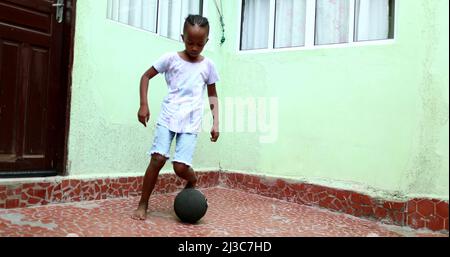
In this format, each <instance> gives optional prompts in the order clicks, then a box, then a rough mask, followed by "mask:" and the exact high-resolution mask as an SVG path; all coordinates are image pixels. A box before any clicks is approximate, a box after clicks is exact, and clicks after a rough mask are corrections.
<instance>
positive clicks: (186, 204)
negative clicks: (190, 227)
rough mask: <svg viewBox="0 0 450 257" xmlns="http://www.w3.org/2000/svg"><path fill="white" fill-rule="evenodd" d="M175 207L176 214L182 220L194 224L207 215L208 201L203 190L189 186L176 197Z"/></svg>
mask: <svg viewBox="0 0 450 257" xmlns="http://www.w3.org/2000/svg"><path fill="white" fill-rule="evenodd" d="M173 207H174V210H175V214H176V215H177V216H178V218H179V219H180V220H181V221H182V222H186V223H191V224H193V223H196V222H197V221H199V220H200V219H201V218H202V217H203V216H204V215H205V213H206V210H207V209H208V202H207V199H206V197H205V196H204V195H203V194H202V192H200V191H198V190H197V189H193V188H187V189H183V190H182V191H181V192H180V193H178V195H177V196H176V197H175V201H174V204H173Z"/></svg>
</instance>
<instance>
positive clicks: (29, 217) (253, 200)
mask: <svg viewBox="0 0 450 257" xmlns="http://www.w3.org/2000/svg"><path fill="white" fill-rule="evenodd" d="M200 190H201V191H202V192H203V193H204V194H205V195H206V197H207V199H208V204H209V207H208V211H207V213H206V215H205V216H204V217H203V218H202V219H201V220H200V222H199V223H198V224H195V225H192V224H183V223H181V222H179V221H178V218H177V217H176V215H175V212H174V211H173V201H174V198H175V196H176V193H172V194H159V195H153V196H152V197H151V199H150V209H149V213H148V215H147V219H146V220H145V221H137V220H133V219H131V218H130V215H131V213H132V212H133V210H134V209H135V208H136V206H137V203H138V201H139V197H130V198H118V199H106V200H97V201H86V202H76V203H65V204H51V205H45V206H38V207H29V208H22V209H4V210H0V236H3V237H11V236H14V237H55V236H56V237H67V236H69V237H70V236H73V237H75V236H79V237H140V236H145V237H172V236H177V237H405V236H406V237H434V236H437V237H448V234H442V233H433V232H430V231H426V230H413V229H411V228H407V227H398V226H391V225H384V224H381V223H379V222H375V221H371V220H366V219H360V218H356V217H353V216H350V215H347V214H343V213H335V212H331V211H328V210H325V209H320V208H316V207H309V206H304V205H299V204H296V203H290V202H286V201H281V200H277V199H272V198H267V197H263V196H259V195H255V194H249V193H245V192H241V191H237V190H232V189H225V188H220V187H214V188H207V189H200Z"/></svg>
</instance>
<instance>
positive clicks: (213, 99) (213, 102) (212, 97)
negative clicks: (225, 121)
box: [208, 84, 219, 142]
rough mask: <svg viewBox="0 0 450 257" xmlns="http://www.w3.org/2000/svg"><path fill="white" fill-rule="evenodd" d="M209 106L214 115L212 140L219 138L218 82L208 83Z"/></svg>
mask: <svg viewBox="0 0 450 257" xmlns="http://www.w3.org/2000/svg"><path fill="white" fill-rule="evenodd" d="M208 99H209V107H210V109H211V113H212V115H213V127H212V129H211V141H212V142H216V141H217V139H218V138H219V101H218V100H217V91H216V84H211V85H208Z"/></svg>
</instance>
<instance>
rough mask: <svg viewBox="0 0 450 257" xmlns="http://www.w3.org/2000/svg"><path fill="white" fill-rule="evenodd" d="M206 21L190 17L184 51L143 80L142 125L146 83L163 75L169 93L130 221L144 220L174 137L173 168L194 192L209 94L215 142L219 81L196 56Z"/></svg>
mask: <svg viewBox="0 0 450 257" xmlns="http://www.w3.org/2000/svg"><path fill="white" fill-rule="evenodd" d="M208 35H209V22H208V20H207V19H206V18H204V17H202V16H200V15H189V16H188V17H187V18H186V21H185V23H184V29H183V35H181V37H182V39H183V42H184V44H185V50H184V51H181V52H173V53H169V54H165V55H164V56H162V57H161V58H160V59H159V60H158V61H156V63H155V64H154V65H153V66H152V67H151V68H150V69H149V70H147V71H146V72H145V73H144V75H143V76H142V78H141V83H140V101H141V106H140V108H139V112H138V119H139V122H141V123H142V124H143V125H144V126H147V125H146V122H148V120H149V118H150V111H149V108H148V102H147V91H148V83H149V80H150V79H152V78H153V77H154V76H156V75H157V74H158V73H165V78H166V82H167V85H168V89H169V93H168V95H167V96H166V98H165V99H164V101H163V103H162V106H161V113H160V116H159V119H158V121H157V125H156V131H155V138H154V141H153V146H152V148H151V150H150V152H149V154H150V155H151V160H150V164H149V166H148V168H147V171H146V172H145V176H144V183H143V187H142V195H141V199H140V201H139V206H138V208H137V209H136V210H135V211H134V213H133V214H132V216H131V217H132V218H133V219H138V220H145V218H146V214H147V209H148V200H149V197H150V195H151V193H152V191H153V188H154V186H155V184H156V180H157V178H158V174H159V171H160V170H161V168H162V167H163V166H164V164H165V162H166V160H167V159H169V158H170V155H169V149H170V144H171V142H172V140H173V138H174V137H176V147H175V155H174V158H173V161H172V163H173V169H174V171H175V173H176V174H177V175H178V176H179V177H181V178H183V179H185V180H186V181H187V183H186V188H192V187H195V184H196V182H197V177H196V176H195V173H194V170H193V169H192V167H191V166H192V164H191V163H192V157H193V154H194V150H195V145H196V142H197V134H198V132H199V131H200V128H201V120H202V115H203V95H204V92H205V90H206V89H207V91H208V97H209V104H210V108H211V112H212V114H213V127H212V129H211V141H212V142H216V141H217V139H218V138H219V106H218V101H217V92H216V87H215V83H216V82H217V81H218V80H219V77H218V74H217V71H216V69H215V66H214V63H213V62H212V61H211V60H210V59H208V58H206V57H204V56H202V55H200V53H201V52H202V51H203V48H204V47H205V45H206V43H207V42H208Z"/></svg>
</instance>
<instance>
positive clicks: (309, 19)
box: [236, 0, 400, 54]
mask: <svg viewBox="0 0 450 257" xmlns="http://www.w3.org/2000/svg"><path fill="white" fill-rule="evenodd" d="M242 1H244V0H240V1H239V4H238V10H237V13H239V22H238V24H237V31H238V32H239V36H238V37H237V42H236V46H237V47H236V52H237V53H238V54H252V53H267V52H286V51H299V50H300V51H301V50H316V49H327V48H346V47H357V46H367V45H387V44H394V43H395V39H396V38H397V33H398V26H397V24H398V23H397V18H398V13H397V12H398V4H399V2H400V0H395V2H394V38H388V39H380V40H367V41H359V42H358V41H353V40H354V27H355V2H356V0H350V17H349V19H350V22H349V33H348V34H349V35H348V42H347V43H336V44H327V45H314V43H315V24H316V0H306V24H305V45H304V46H296V47H283V48H274V47H273V39H274V34H275V28H274V26H275V0H270V20H269V24H270V25H269V47H268V48H266V49H251V50H241V36H242V31H241V25H242ZM311 10H312V11H311Z"/></svg>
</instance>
